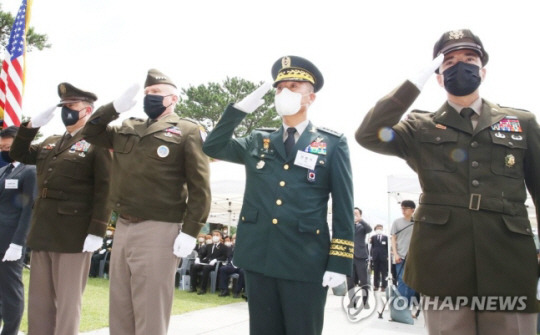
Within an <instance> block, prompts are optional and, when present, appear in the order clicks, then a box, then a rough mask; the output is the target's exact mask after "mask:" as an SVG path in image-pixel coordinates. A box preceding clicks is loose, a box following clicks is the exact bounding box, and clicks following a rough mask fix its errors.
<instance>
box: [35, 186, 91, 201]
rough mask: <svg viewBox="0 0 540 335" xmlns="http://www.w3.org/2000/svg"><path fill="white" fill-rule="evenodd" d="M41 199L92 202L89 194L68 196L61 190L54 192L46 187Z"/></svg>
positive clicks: (41, 193)
mask: <svg viewBox="0 0 540 335" xmlns="http://www.w3.org/2000/svg"><path fill="white" fill-rule="evenodd" d="M39 197H40V198H42V199H55V200H80V201H90V200H91V199H92V195H88V194H68V193H66V192H64V191H61V190H52V189H50V188H47V187H44V188H43V189H42V190H41V192H40V194H39Z"/></svg>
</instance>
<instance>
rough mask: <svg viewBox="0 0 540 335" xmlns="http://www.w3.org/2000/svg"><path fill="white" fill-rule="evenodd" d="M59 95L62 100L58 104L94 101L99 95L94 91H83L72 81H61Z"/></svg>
mask: <svg viewBox="0 0 540 335" xmlns="http://www.w3.org/2000/svg"><path fill="white" fill-rule="evenodd" d="M58 96H59V97H60V102H59V103H58V105H57V106H62V105H64V104H69V103H72V102H78V101H86V102H90V103H94V101H96V100H97V95H95V94H94V93H92V92H87V91H83V90H81V89H80V88H77V87H75V86H73V85H71V84H70V83H60V84H59V85H58Z"/></svg>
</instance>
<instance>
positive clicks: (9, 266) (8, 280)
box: [0, 254, 24, 335]
mask: <svg viewBox="0 0 540 335" xmlns="http://www.w3.org/2000/svg"><path fill="white" fill-rule="evenodd" d="M3 258H4V254H0V299H1V300H2V301H1V302H0V325H1V324H2V321H3V323H4V328H2V332H0V335H17V333H18V331H19V326H20V324H21V319H22V316H23V312H24V286H23V282H22V270H23V261H22V257H21V259H19V260H18V261H11V262H8V261H6V262H2V261H1V260H2V259H3Z"/></svg>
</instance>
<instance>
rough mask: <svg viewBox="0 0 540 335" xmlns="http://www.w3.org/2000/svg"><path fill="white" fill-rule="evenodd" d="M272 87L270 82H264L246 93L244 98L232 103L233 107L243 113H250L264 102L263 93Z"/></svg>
mask: <svg viewBox="0 0 540 335" xmlns="http://www.w3.org/2000/svg"><path fill="white" fill-rule="evenodd" d="M271 88H272V84H270V83H268V82H265V83H264V84H262V85H261V86H260V87H259V88H257V89H256V90H255V91H253V92H251V93H250V94H248V95H247V96H246V97H245V98H244V99H242V100H240V102H237V103H235V104H234V108H236V109H239V110H241V111H242V112H244V113H247V114H251V113H253V112H254V111H255V110H256V109H257V108H259V107H260V106H261V105H262V104H264V100H263V97H264V95H265V94H266V93H267V92H268V91H269V90H270V89H271Z"/></svg>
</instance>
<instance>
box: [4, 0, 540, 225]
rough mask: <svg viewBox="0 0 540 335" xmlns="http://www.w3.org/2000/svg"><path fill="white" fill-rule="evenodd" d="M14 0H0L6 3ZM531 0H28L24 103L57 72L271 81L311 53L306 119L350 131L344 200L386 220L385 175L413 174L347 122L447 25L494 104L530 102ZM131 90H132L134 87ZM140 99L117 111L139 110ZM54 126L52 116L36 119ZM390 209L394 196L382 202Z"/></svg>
mask: <svg viewBox="0 0 540 335" xmlns="http://www.w3.org/2000/svg"><path fill="white" fill-rule="evenodd" d="M20 2H21V1H20V0H2V9H3V10H4V11H9V12H11V13H13V14H15V13H16V11H17V9H18V7H19V5H20ZM537 3H538V2H537V1H533V0H531V1H519V0H517V1H516V0H515V1H511V2H508V1H505V2H497V1H491V2H487V1H472V0H468V1H461V0H459V1H435V0H426V1H419V0H408V1H403V0H395V1H392V0H390V1H388V0H385V1H383V0H381V1H339V0H335V1H316V0H310V1H308V0H301V1H294V0H285V1H282V0H277V1H266V2H263V1H253V0H246V1H236V0H228V1H223V0H212V1H204V0H198V1H173V0H168V1H166V0H153V1H128V0H47V1H45V0H34V4H33V7H32V19H31V25H32V26H34V27H35V29H36V30H37V32H39V33H42V34H47V35H48V36H49V42H50V43H51V44H52V48H50V49H48V50H46V51H33V52H31V53H29V54H28V56H27V70H26V71H27V72H26V73H27V75H26V90H25V95H24V102H23V109H24V114H25V115H27V116H30V117H31V116H33V115H35V114H36V113H38V112H40V111H42V110H44V109H45V108H47V107H48V106H50V105H52V104H54V103H56V102H58V100H59V98H58V96H57V85H58V84H59V83H60V82H63V81H67V82H70V83H72V84H74V85H75V86H78V87H81V88H83V89H87V90H90V91H93V92H95V93H96V94H97V95H98V97H99V100H98V102H97V103H98V105H100V104H105V103H107V102H110V101H111V100H113V99H114V98H115V97H117V96H118V95H119V94H121V93H122V92H123V91H124V90H125V89H126V88H127V87H129V86H130V85H131V84H132V83H134V82H139V83H141V84H142V83H143V82H144V79H145V77H146V72H147V70H148V69H149V68H153V67H155V68H157V69H159V70H161V71H162V72H164V73H166V74H168V75H169V76H171V77H172V78H173V79H174V80H175V82H176V83H177V85H178V86H179V87H188V86H189V85H198V84H202V83H206V82H208V81H222V80H224V79H225V78H226V77H227V76H229V77H232V76H239V77H243V78H245V79H248V80H251V81H256V82H258V81H261V80H264V81H271V80H272V78H271V75H270V68H271V66H272V64H273V63H274V61H275V60H276V59H278V58H280V57H281V56H283V55H287V54H290V55H298V56H302V57H305V58H308V59H310V60H311V61H313V62H314V63H315V64H316V65H317V66H318V67H319V69H320V70H321V72H322V73H323V75H324V77H325V86H324V87H323V89H322V90H321V91H320V92H319V93H318V95H317V100H316V102H315V103H314V104H313V106H312V107H311V109H310V111H309V118H310V119H311V120H312V122H313V123H314V124H315V125H324V126H326V127H329V128H332V129H335V130H338V131H341V132H343V133H345V134H346V136H347V138H348V140H349V146H350V151H351V159H352V166H353V173H354V184H355V204H356V205H357V206H359V207H361V208H362V209H363V210H364V214H365V215H364V216H365V218H366V219H368V221H371V222H372V223H378V222H383V223H384V222H386V221H387V220H388V215H387V211H388V201H387V191H386V190H387V188H386V187H387V186H386V178H387V176H388V175H391V174H394V175H402V174H412V173H413V172H412V170H410V169H409V168H408V167H407V165H406V164H405V163H404V162H403V161H402V160H400V159H399V158H396V157H384V156H381V155H378V154H375V153H371V152H369V151H367V150H365V149H363V148H361V147H360V146H359V145H358V144H357V143H356V141H355V140H354V131H355V130H356V128H357V127H358V125H359V124H360V122H361V120H362V119H363V117H364V115H365V114H366V113H367V111H368V110H369V109H370V108H371V107H372V106H373V105H374V103H375V102H376V101H377V100H378V99H379V98H381V97H382V96H383V95H385V94H386V93H388V92H389V91H390V90H392V89H393V88H394V87H396V86H397V85H399V84H400V83H401V82H402V81H403V80H405V79H406V78H407V77H408V76H412V75H414V74H415V73H416V72H418V70H419V69H421V68H422V67H423V66H425V65H427V64H429V62H430V61H431V56H432V50H433V45H434V43H435V42H436V41H437V40H438V39H439V37H440V36H441V35H442V33H443V32H445V31H447V30H453V29H459V28H470V29H471V30H472V31H473V33H475V34H476V35H479V36H480V38H481V39H482V41H483V43H484V47H485V49H486V50H487V52H488V53H489V56H490V60H489V63H488V65H487V66H486V69H487V78H486V81H485V82H484V83H483V85H482V86H481V95H482V97H484V98H486V99H487V100H490V101H492V102H495V103H500V104H501V105H504V106H512V107H519V108H523V109H528V110H530V111H531V112H533V113H535V114H538V113H539V107H540V106H539V104H538V96H539V95H540V85H539V84H538V78H540V69H539V67H538V56H539V54H540V52H539V50H540V47H539V43H540V41H539V39H538V36H539V32H540V20H539V19H538V10H537V9H536V6H537ZM444 100H445V92H444V90H443V89H442V88H440V87H439V86H438V84H437V83H436V80H435V78H431V79H430V81H429V82H428V84H427V85H426V87H425V89H424V91H423V92H422V94H421V95H420V97H419V98H418V99H417V101H416V102H415V104H414V106H413V107H415V108H419V109H423V110H429V111H434V110H436V109H437V108H438V107H439V106H440V105H441V104H442V103H443V102H444ZM141 101H142V96H141ZM141 106H142V104H138V105H137V107H135V108H134V110H132V111H130V112H127V113H126V115H125V116H126V117H127V116H143V115H144V114H143V112H142V107H141ZM43 132H44V133H45V134H52V133H62V132H63V125H62V123H61V121H60V117H59V115H58V116H57V117H56V119H55V120H54V121H53V122H51V124H50V125H47V126H46V127H44V128H43ZM390 208H391V209H392V210H391V213H390V218H391V220H393V219H395V218H396V217H397V216H398V215H399V213H400V211H398V208H399V205H398V204H397V203H395V204H394V203H392V204H391V206H390Z"/></svg>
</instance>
